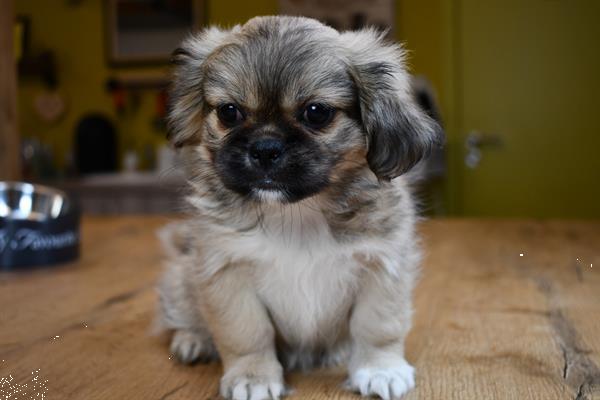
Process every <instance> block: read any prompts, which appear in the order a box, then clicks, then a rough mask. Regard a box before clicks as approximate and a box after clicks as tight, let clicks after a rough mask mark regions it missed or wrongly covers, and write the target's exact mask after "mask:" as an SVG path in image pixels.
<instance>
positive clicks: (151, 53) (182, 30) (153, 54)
mask: <svg viewBox="0 0 600 400" xmlns="http://www.w3.org/2000/svg"><path fill="white" fill-rule="evenodd" d="M105 4H106V7H105V21H106V23H105V26H106V55H107V58H108V61H109V62H110V63H111V64H113V65H115V64H121V65H122V64H131V63H146V64H147V63H161V64H167V63H168V61H169V57H170V55H171V53H172V52H173V49H175V48H176V47H177V46H178V45H179V43H180V42H181V41H182V40H183V39H184V38H185V37H186V36H187V35H188V34H189V33H190V32H192V31H193V30H195V29H197V28H199V27H200V26H201V25H202V23H201V22H202V21H203V19H204V15H205V12H204V1H203V0H151V1H149V0H107V1H106V2H105Z"/></svg>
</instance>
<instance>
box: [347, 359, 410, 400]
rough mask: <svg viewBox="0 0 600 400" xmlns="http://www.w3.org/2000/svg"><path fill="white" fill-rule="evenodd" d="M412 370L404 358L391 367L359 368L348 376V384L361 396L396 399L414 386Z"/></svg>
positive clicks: (384, 399) (387, 399) (385, 399)
mask: <svg viewBox="0 0 600 400" xmlns="http://www.w3.org/2000/svg"><path fill="white" fill-rule="evenodd" d="M414 371H415V369H414V368H413V367H412V366H411V365H410V364H408V363H407V362H406V361H404V360H403V362H402V363H400V364H399V365H397V366H395V367H391V368H359V369H358V370H356V371H355V372H354V373H353V374H352V375H351V376H350V381H349V382H348V386H349V387H350V389H352V390H355V391H357V392H360V394H361V395H363V396H379V397H380V398H381V399H383V400H397V399H399V398H401V397H402V396H403V395H404V394H406V393H407V392H408V391H409V390H410V389H412V388H414V387H415V378H414V374H415V372H414Z"/></svg>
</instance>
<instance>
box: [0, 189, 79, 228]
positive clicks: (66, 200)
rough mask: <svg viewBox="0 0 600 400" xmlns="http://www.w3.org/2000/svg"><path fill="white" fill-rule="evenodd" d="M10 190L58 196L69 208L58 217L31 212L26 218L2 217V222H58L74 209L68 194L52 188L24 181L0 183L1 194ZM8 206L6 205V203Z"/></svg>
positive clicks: (0, 216)
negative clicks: (57, 220)
mask: <svg viewBox="0 0 600 400" xmlns="http://www.w3.org/2000/svg"><path fill="white" fill-rule="evenodd" d="M8 190H18V191H21V192H28V193H30V194H32V193H34V192H35V193H38V194H39V193H41V194H43V195H47V196H58V197H60V198H62V199H63V204H67V206H68V208H67V209H66V212H59V213H57V214H56V215H51V214H48V215H47V214H42V213H39V212H29V214H27V215H26V216H19V215H17V216H13V215H11V214H8V215H0V219H1V220H15V221H27V220H29V221H46V220H56V219H58V218H60V217H62V216H64V215H65V214H66V213H68V212H69V209H71V208H72V207H73V204H72V203H73V202H72V201H71V199H70V198H69V196H68V195H67V193H66V192H64V191H62V190H60V189H56V188H53V187H50V186H46V185H42V184H39V183H30V182H23V181H0V192H2V191H8ZM4 204H5V205H6V203H4Z"/></svg>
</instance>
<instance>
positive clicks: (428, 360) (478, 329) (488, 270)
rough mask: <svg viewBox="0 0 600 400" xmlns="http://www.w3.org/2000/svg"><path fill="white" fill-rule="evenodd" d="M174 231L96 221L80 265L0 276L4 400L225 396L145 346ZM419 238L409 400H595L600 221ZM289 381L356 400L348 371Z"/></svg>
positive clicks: (448, 226) (490, 225)
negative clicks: (421, 253)
mask: <svg viewBox="0 0 600 400" xmlns="http://www.w3.org/2000/svg"><path fill="white" fill-rule="evenodd" d="M167 220H168V218H165V217H119V218H87V219H86V220H85V221H84V226H83V257H82V259H81V260H80V261H79V262H78V263H75V264H72V265H66V266H62V267H56V268H51V269H44V270H37V271H33V272H28V273H10V274H7V273H3V274H0V379H2V381H1V382H0V399H4V398H5V396H7V395H9V394H11V393H12V392H14V391H15V390H17V389H18V390H21V392H20V393H16V394H14V393H13V397H9V399H29V398H36V399H38V398H41V397H31V396H32V395H35V393H38V392H39V393H45V397H44V399H48V400H55V399H85V400H92V399H156V400H159V399H162V400H164V399H169V400H175V399H215V398H217V396H216V393H217V385H218V381H219V376H220V370H221V367H220V366H219V365H218V364H212V365H207V366H206V365H196V366H194V367H187V366H181V365H177V364H176V363H174V362H173V361H172V360H170V359H169V355H168V351H167V344H166V342H165V338H164V337H156V336H152V335H151V334H150V327H151V321H152V319H153V315H154V308H155V306H156V293H155V290H154V284H155V282H156V279H157V276H158V275H159V273H160V270H161V267H160V262H161V250H160V248H159V246H158V244H157V240H156V238H155V230H156V229H157V228H158V227H159V226H161V225H162V224H163V223H165V222H166V221H167ZM421 231H422V234H423V238H424V245H425V249H426V253H427V257H426V259H425V262H424V268H423V278H422V280H421V282H420V284H419V287H418V289H417V291H416V295H415V308H416V314H415V325H414V329H413V330H412V332H411V334H410V336H409V339H408V343H407V357H408V359H409V361H411V362H412V363H413V364H414V365H415V366H416V368H417V387H416V389H415V390H414V391H412V392H411V393H410V394H409V395H408V396H407V399H417V398H419V399H575V398H576V399H590V398H600V368H599V365H600V222H539V221H533V220H517V221H503V220H497V221H492V220H432V221H428V222H425V223H423V225H422V227H421ZM287 379H288V382H289V383H290V384H291V385H292V386H293V387H294V388H295V394H294V395H293V396H292V398H298V399H300V398H302V399H358V396H355V395H352V394H348V393H346V392H344V391H342V390H340V384H341V383H342V381H343V379H344V372H343V371H342V370H327V371H315V372H312V373H309V374H299V373H298V374H291V375H290V376H288V378H287ZM25 384H27V385H28V386H27V387H25V386H24V385H25ZM11 391H12V392H11ZM20 396H21V397H20Z"/></svg>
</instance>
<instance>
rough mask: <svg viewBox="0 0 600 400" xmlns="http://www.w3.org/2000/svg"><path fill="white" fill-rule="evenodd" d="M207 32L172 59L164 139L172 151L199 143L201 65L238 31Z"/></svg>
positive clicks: (190, 39)
mask: <svg viewBox="0 0 600 400" xmlns="http://www.w3.org/2000/svg"><path fill="white" fill-rule="evenodd" d="M238 29H239V26H235V27H234V28H232V29H231V30H221V29H219V28H214V27H213V28H208V29H205V30H203V31H201V32H199V33H197V34H193V35H191V36H190V37H188V38H187V39H185V40H184V41H183V43H182V44H181V47H179V48H178V49H176V50H175V51H174V52H173V54H172V57H171V63H172V64H173V65H174V66H175V69H174V76H173V83H172V85H171V88H170V92H169V116H168V128H169V133H168V134H167V138H168V139H169V140H170V141H171V143H172V144H173V146H175V147H183V146H186V145H190V144H194V143H198V142H199V141H200V128H201V126H200V125H201V124H200V123H199V122H198V118H199V116H200V115H201V111H202V106H203V97H204V95H203V93H202V82H203V65H204V62H205V61H206V58H207V57H208V56H209V55H210V54H211V53H212V52H213V51H214V50H215V49H216V48H217V47H219V46H221V45H223V44H225V43H226V42H227V40H228V38H229V37H230V35H231V33H232V32H233V31H235V30H238Z"/></svg>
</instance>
